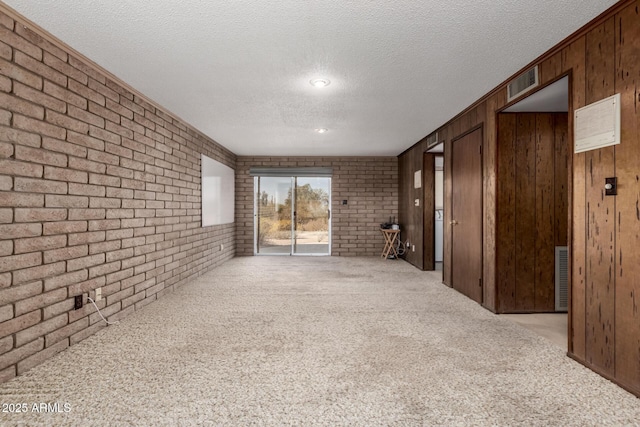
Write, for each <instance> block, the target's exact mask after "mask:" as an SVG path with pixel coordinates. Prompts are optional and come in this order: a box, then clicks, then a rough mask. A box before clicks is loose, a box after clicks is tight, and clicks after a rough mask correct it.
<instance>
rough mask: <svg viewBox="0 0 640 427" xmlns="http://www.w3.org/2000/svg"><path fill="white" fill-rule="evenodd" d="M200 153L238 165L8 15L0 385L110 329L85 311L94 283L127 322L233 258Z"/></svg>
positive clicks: (0, 202) (1, 44) (2, 88)
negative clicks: (78, 300) (204, 183)
mask: <svg viewBox="0 0 640 427" xmlns="http://www.w3.org/2000/svg"><path fill="white" fill-rule="evenodd" d="M201 153H204V154H206V155H207V156H209V157H211V158H214V159H216V160H218V161H220V162H222V163H225V164H227V165H228V166H230V167H232V168H235V155H233V154H232V153H231V152H229V151H227V150H225V149H224V148H222V147H221V146H219V145H217V144H216V143H214V142H213V141H212V140H210V139H208V138H207V137H205V136H203V135H202V134H200V133H198V132H197V131H196V130H194V129H193V128H191V127H189V126H188V125H186V124H185V123H183V122H181V121H180V120H178V119H176V118H175V117H173V116H171V115H170V114H168V113H167V112H165V111H163V110H161V109H159V108H156V107H155V106H154V105H153V104H151V103H149V102H147V101H146V100H145V99H144V98H143V97H141V96H139V95H137V94H134V93H132V92H131V91H129V90H127V89H126V88H125V87H123V85H121V84H119V83H118V82H116V81H115V79H112V78H110V77H109V75H108V74H106V73H103V72H101V71H100V70H99V69H97V68H95V67H92V66H91V65H88V64H87V63H84V62H83V61H82V60H81V59H79V57H78V56H77V55H76V54H74V53H73V51H72V50H70V49H68V48H65V47H64V46H63V45H62V44H58V43H57V42H55V41H53V39H51V41H49V40H46V39H45V38H43V37H42V36H41V35H38V34H37V33H36V32H34V31H32V30H31V29H28V28H26V27H25V26H24V25H23V23H21V22H15V21H14V20H13V19H12V18H10V17H9V16H8V15H6V14H3V13H2V12H0V382H1V381H5V380H7V379H9V378H12V377H14V376H15V375H16V374H20V373H22V372H24V371H25V370H27V369H29V368H31V367H32V366H34V365H36V364H38V363H40V362H42V361H43V360H45V359H46V358H48V357H50V356H52V355H54V354H55V353H58V352H60V351H62V350H64V349H65V348H66V347H68V346H69V345H72V344H74V343H76V342H78V341H80V340H82V339H84V338H86V337H88V336H89V335H91V334H93V333H95V332H96V331H98V330H99V329H100V328H102V327H104V326H105V324H104V322H102V321H101V320H100V319H99V317H98V314H97V313H96V311H95V309H94V307H93V306H91V305H86V301H87V300H86V297H87V294H88V293H89V294H91V295H92V296H94V295H95V291H94V290H95V289H96V288H101V290H102V295H103V298H102V300H101V301H99V302H98V306H99V307H100V309H101V310H102V311H103V313H104V315H105V317H107V318H108V319H109V320H117V319H120V318H122V317H124V316H126V315H128V314H130V313H132V312H133V311H135V310H136V309H139V308H141V307H143V306H144V305H146V304H148V303H150V302H152V301H154V300H155V299H156V298H159V297H161V296H162V295H163V294H165V293H167V292H171V291H172V290H173V289H174V288H175V287H176V286H179V285H180V284H182V283H184V282H185V281H186V280H187V279H189V278H192V277H194V276H197V275H200V274H202V273H203V272H205V271H207V270H209V269H211V268H212V267H214V266H216V265H218V264H220V263H222V262H223V261H224V260H226V259H228V258H231V257H233V255H234V251H235V241H236V240H235V226H234V225H233V224H231V225H226V226H217V227H206V228H201V227H200V154H201ZM220 244H224V247H225V249H224V250H223V251H221V250H220ZM76 295H83V298H84V301H85V306H84V307H83V308H82V309H80V310H74V309H73V305H74V296H76Z"/></svg>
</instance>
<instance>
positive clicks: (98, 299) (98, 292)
mask: <svg viewBox="0 0 640 427" xmlns="http://www.w3.org/2000/svg"><path fill="white" fill-rule="evenodd" d="M101 299H102V288H96V302H98V301H100V300H101Z"/></svg>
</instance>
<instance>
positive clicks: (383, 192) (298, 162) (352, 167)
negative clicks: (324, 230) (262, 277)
mask: <svg viewBox="0 0 640 427" xmlns="http://www.w3.org/2000/svg"><path fill="white" fill-rule="evenodd" d="M236 165H237V166H236V224H237V248H236V255H238V256H247V255H253V246H254V245H253V215H254V212H253V209H254V199H253V197H254V193H253V192H254V188H253V186H254V185H253V177H252V176H249V169H250V168H251V167H252V166H262V167H268V166H273V167H330V168H333V178H332V182H331V206H332V228H333V230H332V231H333V236H332V245H331V253H332V255H339V256H379V255H380V253H381V252H382V248H383V247H384V240H383V238H382V235H381V234H380V230H379V228H380V223H382V222H385V221H387V220H388V218H389V217H390V216H395V217H397V216H398V194H397V193H398V159H397V157H341V158H338V157H317V158H313V157H311V158H309V157H304V158H301V157H238V159H237V162H236ZM343 200H347V204H346V205H342V204H341V202H342V201H343Z"/></svg>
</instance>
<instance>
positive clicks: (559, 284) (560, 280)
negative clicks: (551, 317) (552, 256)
mask: <svg viewBox="0 0 640 427" xmlns="http://www.w3.org/2000/svg"><path fill="white" fill-rule="evenodd" d="M568 310H569V250H568V248H567V247H566V246H556V311H568Z"/></svg>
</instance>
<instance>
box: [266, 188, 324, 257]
mask: <svg viewBox="0 0 640 427" xmlns="http://www.w3.org/2000/svg"><path fill="white" fill-rule="evenodd" d="M254 188H255V211H254V218H255V224H254V230H255V232H254V254H255V255H331V203H330V201H331V178H330V177H322V176H289V177H287V176H255V177H254Z"/></svg>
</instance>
